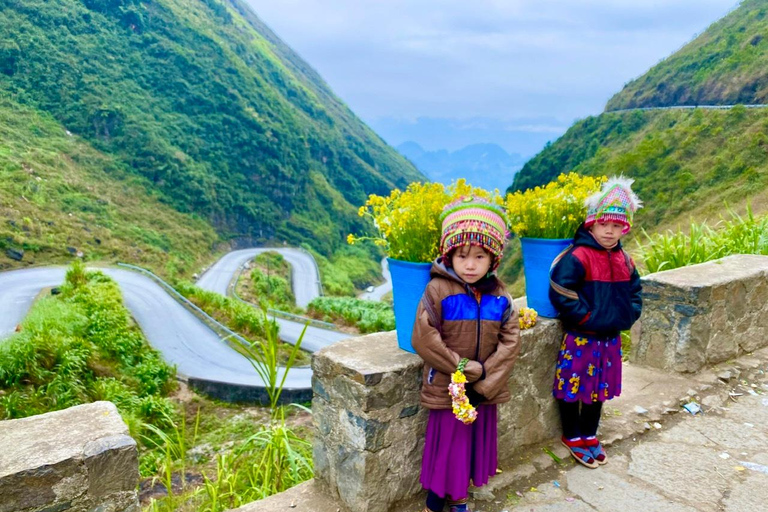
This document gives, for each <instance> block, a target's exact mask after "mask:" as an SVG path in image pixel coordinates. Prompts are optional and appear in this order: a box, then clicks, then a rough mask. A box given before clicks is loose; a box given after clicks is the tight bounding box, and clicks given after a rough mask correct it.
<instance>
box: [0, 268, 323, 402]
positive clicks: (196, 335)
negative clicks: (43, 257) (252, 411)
mask: <svg viewBox="0 0 768 512" xmlns="http://www.w3.org/2000/svg"><path fill="white" fill-rule="evenodd" d="M98 270H101V271H102V272H104V273H105V274H107V275H109V276H110V277H112V278H113V279H114V280H115V281H116V282H117V283H118V284H119V286H120V289H121V290H122V293H123V297H124V300H125V305H126V307H127V308H128V309H129V310H130V311H131V314H132V315H133V317H134V318H135V319H136V321H137V322H138V323H139V326H140V327H141V329H142V331H143V332H144V335H145V336H146V338H147V340H148V341H149V343H150V345H152V346H153V347H154V348H156V349H157V350H159V351H160V352H161V353H162V355H163V358H164V359H165V360H166V361H167V362H168V363H170V364H173V365H176V367H177V371H178V373H179V374H180V375H182V376H184V377H187V378H189V379H190V381H193V380H194V381H200V382H203V383H208V384H209V385H213V386H215V385H216V384H217V383H223V384H226V385H234V386H235V387H237V386H239V387H246V388H254V391H255V395H258V396H262V397H263V388H264V383H263V382H262V380H261V378H260V377H259V375H258V373H257V372H256V370H254V368H253V367H252V366H251V364H250V363H249V362H248V361H247V360H246V359H245V358H244V357H243V356H242V355H240V354H239V353H238V352H237V351H236V350H234V349H233V348H231V347H230V346H229V345H227V344H226V343H225V342H223V341H222V340H220V339H219V337H218V336H217V335H216V334H215V333H214V332H213V331H212V330H211V329H210V328H208V327H207V326H206V325H205V324H203V322H202V321H200V320H199V319H198V318H197V317H196V316H194V315H193V314H192V313H191V312H189V311H188V310H187V309H186V308H184V306H182V305H181V304H179V303H178V302H176V300H174V299H173V298H172V297H171V296H170V295H169V294H168V293H167V292H166V291H165V290H164V289H163V288H162V287H161V286H160V285H158V284H157V283H156V282H155V281H153V280H152V279H150V278H148V277H146V276H144V275H142V274H138V273H135V272H131V271H127V270H121V269H113V268H106V269H98ZM65 272H66V269H64V268H57V267H46V268H35V269H25V270H14V271H9V272H2V273H0V311H3V315H2V316H0V338H2V337H5V336H7V335H8V334H10V333H12V332H13V330H14V329H15V327H16V325H17V324H18V323H20V322H21V320H22V319H23V318H24V316H25V315H26V314H27V312H28V311H29V308H30V306H31V304H32V301H33V300H34V298H35V296H36V295H37V294H38V293H39V292H40V290H41V289H42V288H45V287H49V286H56V285H59V284H61V283H62V282H63V280H64V273H65ZM311 380H312V370H311V369H309V368H292V369H291V370H290V372H289V373H288V377H287V379H286V383H285V391H286V398H287V399H299V400H303V399H306V397H307V396H311ZM209 387H210V386H209ZM246 394H249V395H251V396H253V395H254V393H246ZM240 395H241V396H242V395H243V393H240ZM222 398H223V397H222Z"/></svg>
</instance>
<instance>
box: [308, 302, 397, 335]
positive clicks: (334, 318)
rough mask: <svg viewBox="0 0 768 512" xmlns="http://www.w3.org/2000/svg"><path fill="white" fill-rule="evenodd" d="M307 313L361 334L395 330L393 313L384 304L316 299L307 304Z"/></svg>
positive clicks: (388, 306)
mask: <svg viewBox="0 0 768 512" xmlns="http://www.w3.org/2000/svg"><path fill="white" fill-rule="evenodd" d="M307 312H308V313H309V314H310V315H311V316H313V317H315V318H319V319H322V320H325V321H331V322H339V321H343V322H344V323H346V324H348V325H352V326H355V327H357V328H358V329H359V330H360V332H362V333H369V332H381V331H391V330H392V329H394V328H395V313H394V311H393V310H392V306H391V305H389V304H387V303H385V302H375V301H370V300H362V299H355V298H351V297H318V298H317V299H315V300H313V301H312V302H310V303H309V307H308V308H307Z"/></svg>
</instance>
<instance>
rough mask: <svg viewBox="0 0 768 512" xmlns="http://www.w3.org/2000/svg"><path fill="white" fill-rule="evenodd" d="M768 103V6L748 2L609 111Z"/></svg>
mask: <svg viewBox="0 0 768 512" xmlns="http://www.w3.org/2000/svg"><path fill="white" fill-rule="evenodd" d="M753 103H768V2H766V1H765V0H744V1H743V2H741V4H740V5H739V7H738V8H737V9H735V10H734V11H732V12H731V13H730V14H728V15H727V16H725V17H724V18H723V19H721V20H719V21H717V22H716V23H714V24H713V25H712V26H710V27H709V28H708V29H707V30H706V31H704V32H703V33H702V34H701V35H699V36H698V37H697V38H696V39H694V40H693V41H692V42H690V43H689V44H687V45H686V46H685V47H683V48H682V49H680V51H678V52H676V53H675V54H674V55H672V56H670V57H669V58H667V59H665V60H664V61H663V62H661V63H660V64H658V65H657V66H654V67H653V69H651V70H650V71H649V72H648V73H646V74H645V75H643V76H642V77H640V78H638V79H636V80H633V81H632V82H630V83H629V84H627V86H626V87H625V88H624V89H623V90H622V91H621V92H619V93H618V94H616V95H615V96H614V97H613V98H611V100H610V101H609V102H608V104H607V106H606V110H609V111H610V110H617V109H625V108H636V107H661V106H670V105H736V104H753Z"/></svg>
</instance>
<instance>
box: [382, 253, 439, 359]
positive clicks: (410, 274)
mask: <svg viewBox="0 0 768 512" xmlns="http://www.w3.org/2000/svg"><path fill="white" fill-rule="evenodd" d="M387 262H388V263H389V273H390V275H391V276H392V299H393V301H394V308H395V328H396V329H397V345H398V346H399V347H400V348H401V349H403V350H407V351H408V352H413V353H414V354H415V353H416V351H415V350H413V345H411V335H412V334H413V323H414V322H415V321H416V308H418V306H419V301H420V300H421V296H422V295H424V290H425V289H426V287H427V283H429V270H430V269H431V268H432V264H431V263H413V262H410V261H400V260H393V259H392V258H387Z"/></svg>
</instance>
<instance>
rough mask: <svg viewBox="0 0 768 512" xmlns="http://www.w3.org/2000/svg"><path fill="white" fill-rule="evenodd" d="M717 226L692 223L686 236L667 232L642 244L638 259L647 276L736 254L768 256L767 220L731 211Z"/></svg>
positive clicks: (645, 234)
mask: <svg viewBox="0 0 768 512" xmlns="http://www.w3.org/2000/svg"><path fill="white" fill-rule="evenodd" d="M729 217H730V218H723V219H722V220H721V221H720V222H718V223H717V224H715V225H714V226H710V225H709V224H708V223H706V222H701V223H696V222H691V224H690V227H689V229H688V231H687V232H683V231H682V230H677V231H671V230H670V231H666V232H664V233H657V234H654V235H649V234H648V233H647V232H645V231H644V232H643V235H644V238H645V241H644V242H639V243H638V247H639V251H638V256H639V259H640V262H641V263H642V266H643V267H644V269H645V271H646V272H647V273H652V272H659V271H662V270H672V269H674V268H679V267H685V266H688V265H695V264H697V263H704V262H707V261H712V260H716V259H719V258H723V257H725V256H730V255H733V254H768V216H762V217H755V215H754V214H753V213H752V209H751V208H749V207H748V208H747V213H746V215H743V216H742V215H738V214H736V213H735V212H733V211H731V212H730V213H729Z"/></svg>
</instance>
